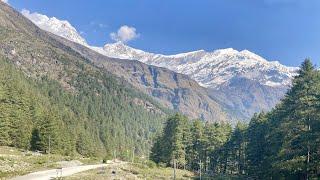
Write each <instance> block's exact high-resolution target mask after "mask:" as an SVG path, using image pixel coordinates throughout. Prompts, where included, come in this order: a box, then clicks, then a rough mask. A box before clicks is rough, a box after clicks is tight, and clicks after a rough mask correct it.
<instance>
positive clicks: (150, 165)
mask: <svg viewBox="0 0 320 180" xmlns="http://www.w3.org/2000/svg"><path fill="white" fill-rule="evenodd" d="M146 164H147V166H148V167H149V168H155V167H157V164H156V163H155V162H153V161H150V160H148V161H147V163H146Z"/></svg>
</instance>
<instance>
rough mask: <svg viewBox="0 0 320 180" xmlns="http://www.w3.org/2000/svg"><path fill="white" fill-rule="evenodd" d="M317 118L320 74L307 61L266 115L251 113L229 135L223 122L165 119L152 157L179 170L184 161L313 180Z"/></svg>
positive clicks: (214, 170)
mask: <svg viewBox="0 0 320 180" xmlns="http://www.w3.org/2000/svg"><path fill="white" fill-rule="evenodd" d="M319 119H320V72H319V70H316V69H315V67H314V66H313V65H312V63H311V61H310V60H305V61H304V62H303V63H302V65H301V67H300V70H299V75H298V76H296V77H295V78H294V80H293V86H292V88H291V89H290V90H289V91H288V92H287V94H286V96H285V98H284V99H283V100H282V101H281V102H280V104H278V105H277V106H276V108H274V109H273V110H272V111H270V112H269V113H263V112H262V113H260V114H256V115H254V116H253V118H252V119H251V121H250V123H249V125H243V124H238V125H237V126H236V127H235V129H234V130H233V131H232V133H231V128H226V127H224V128H219V126H221V125H219V126H216V127H215V126H213V127H215V128H213V127H210V125H209V126H208V127H207V128H205V129H204V128H203V126H204V125H203V124H202V123H200V122H195V123H194V125H193V126H191V127H188V125H186V122H187V121H186V120H185V118H184V117H182V116H179V115H176V116H174V117H172V118H169V119H168V121H167V123H166V126H165V129H164V132H163V134H162V136H161V137H160V138H159V139H158V141H156V143H155V144H154V146H153V149H152V150H153V151H152V155H151V159H152V160H154V161H155V162H157V163H165V164H167V165H172V163H173V161H175V162H176V163H177V164H178V167H179V168H183V166H185V165H186V168H187V169H189V170H194V171H199V170H201V171H202V172H203V173H206V174H208V175H217V174H224V175H237V176H239V177H241V176H243V177H246V178H252V179H316V178H317V177H319V175H320V173H319V168H320V161H319V159H320V153H319V152H320V149H319V148H320V138H319V137H320V121H319ZM211 126H212V125H211ZM185 128H186V129H185ZM210 129H212V132H211V133H208V132H210ZM189 132H191V136H190V135H188V134H189ZM208 134H209V135H208ZM190 137H191V138H190Z"/></svg>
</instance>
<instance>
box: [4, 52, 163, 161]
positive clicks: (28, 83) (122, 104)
mask: <svg viewBox="0 0 320 180" xmlns="http://www.w3.org/2000/svg"><path fill="white" fill-rule="evenodd" d="M99 76H103V77H99ZM97 78H101V79H100V80H98V79H97ZM74 82H75V84H74V87H76V88H77V89H78V92H77V93H76V94H75V93H70V92H67V91H66V90H65V89H64V88H62V87H61V85H60V84H59V83H58V82H56V81H54V80H50V79H49V78H48V77H46V76H44V77H42V78H41V79H38V80H34V79H32V78H27V77H26V76H25V75H24V74H23V73H21V72H20V70H19V69H17V68H15V67H14V66H13V65H12V64H11V63H10V62H8V61H6V60H4V58H1V59H0V145H6V146H15V147H19V148H23V149H31V150H41V151H44V152H47V151H48V146H49V139H50V144H51V153H52V152H53V153H62V154H73V153H76V152H77V153H80V154H82V155H85V156H105V155H111V153H113V151H114V150H117V151H118V153H120V154H121V153H124V152H126V150H129V149H130V150H131V149H132V148H134V147H135V148H136V152H137V153H139V154H144V153H147V152H148V149H149V148H150V147H149V144H150V141H151V138H152V137H153V134H154V133H156V132H157V130H158V129H159V128H161V126H162V119H163V117H164V116H165V113H164V112H162V113H160V112H158V113H155V112H148V111H147V110H146V109H144V107H143V106H139V105H136V104H135V103H134V102H133V101H131V100H130V99H131V98H133V97H134V95H136V97H139V94H138V93H136V92H134V91H130V89H126V88H124V87H121V86H120V85H118V84H117V83H116V81H115V80H114V79H112V78H111V77H109V76H107V75H105V74H103V73H98V72H97V73H93V74H91V76H88V75H85V74H79V75H78V76H77V78H76V79H75V80H74ZM135 93H136V94H135ZM140 98H141V99H143V95H140Z"/></svg>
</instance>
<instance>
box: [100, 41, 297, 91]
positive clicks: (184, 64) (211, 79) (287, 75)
mask: <svg viewBox="0 0 320 180" xmlns="http://www.w3.org/2000/svg"><path fill="white" fill-rule="evenodd" d="M99 52H100V53H103V54H104V55H106V56H110V57H114V58H122V59H131V60H139V61H141V62H143V63H146V64H151V65H155V66H160V67H165V68H168V69H170V70H173V71H176V72H179V73H182V74H186V75H189V76H190V77H192V78H193V79H195V80H196V81H197V82H198V83H199V84H200V85H202V86H204V87H211V88H218V87H219V86H221V85H224V84H225V83H228V81H229V80H230V79H231V78H233V77H235V76H239V77H240V76H241V77H245V78H248V79H250V80H255V81H258V82H260V83H261V84H263V85H266V86H272V87H276V86H283V85H285V86H287V85H289V84H290V82H291V79H292V77H293V76H294V75H295V74H296V73H295V72H296V68H293V67H287V66H284V65H282V64H280V63H279V62H277V61H272V62H270V61H267V60H266V59H264V58H262V57H260V56H258V55H256V54H254V53H252V52H250V51H248V50H243V51H237V50H234V49H232V48H228V49H219V50H215V51H213V52H206V51H204V50H199V51H193V52H188V53H182V54H177V55H162V54H153V53H148V52H144V51H141V50H138V49H134V48H131V47H129V46H127V45H125V44H123V43H121V42H117V43H114V44H106V45H105V46H104V47H103V51H102V49H100V51H99Z"/></svg>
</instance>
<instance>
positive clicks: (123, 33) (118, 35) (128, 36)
mask: <svg viewBox="0 0 320 180" xmlns="http://www.w3.org/2000/svg"><path fill="white" fill-rule="evenodd" d="M139 36H140V34H138V33H137V32H136V28H134V27H130V26H127V25H124V26H121V27H120V28H119V30H118V31H117V32H113V33H110V38H111V39H113V40H114V41H121V42H128V41H131V40H133V39H136V38H138V37H139Z"/></svg>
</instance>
